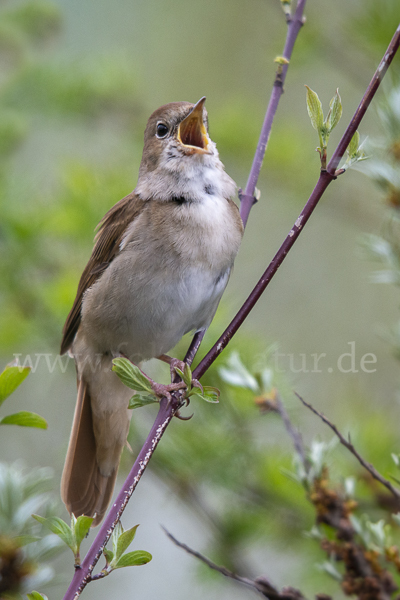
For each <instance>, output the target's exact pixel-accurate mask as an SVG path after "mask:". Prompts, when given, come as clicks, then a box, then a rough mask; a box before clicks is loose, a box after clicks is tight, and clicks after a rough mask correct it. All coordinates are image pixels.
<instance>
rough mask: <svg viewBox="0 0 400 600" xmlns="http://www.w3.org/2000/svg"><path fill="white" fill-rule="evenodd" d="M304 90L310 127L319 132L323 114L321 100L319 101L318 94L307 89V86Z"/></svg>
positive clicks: (322, 122)
mask: <svg viewBox="0 0 400 600" xmlns="http://www.w3.org/2000/svg"><path fill="white" fill-rule="evenodd" d="M306 88H307V97H306V101H307V112H308V116H309V117H310V119H311V125H312V126H313V127H314V129H316V130H317V131H318V132H320V131H321V129H322V126H323V124H324V113H323V111H322V104H321V100H320V99H319V97H318V94H316V93H315V92H314V91H313V90H312V89H311V88H309V87H308V85H306Z"/></svg>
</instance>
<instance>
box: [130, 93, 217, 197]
mask: <svg viewBox="0 0 400 600" xmlns="http://www.w3.org/2000/svg"><path fill="white" fill-rule="evenodd" d="M205 101H206V99H205V97H203V98H201V99H200V100H199V101H198V102H197V103H196V104H191V103H190V102H171V103H170V104H165V105H164V106H161V107H160V108H158V109H157V110H156V111H154V112H153V114H152V115H151V116H150V118H149V120H148V122H147V126H146V130H145V132H144V148H143V156H142V162H141V164H140V169H139V180H138V185H137V187H136V190H135V191H136V193H138V194H139V195H140V196H141V197H142V198H143V199H150V198H158V199H162V200H169V199H171V198H173V197H184V198H186V199H194V198H196V197H197V196H198V194H200V188H201V189H203V187H204V186H203V185H202V184H203V181H204V180H205V178H206V172H207V177H208V176H209V175H210V174H211V171H212V169H217V171H218V173H220V172H221V171H223V165H222V163H221V161H220V160H219V156H218V151H217V148H216V145H215V143H214V142H213V141H212V140H211V139H210V136H209V134H208V118H207V111H206V109H205V106H204V104H205Z"/></svg>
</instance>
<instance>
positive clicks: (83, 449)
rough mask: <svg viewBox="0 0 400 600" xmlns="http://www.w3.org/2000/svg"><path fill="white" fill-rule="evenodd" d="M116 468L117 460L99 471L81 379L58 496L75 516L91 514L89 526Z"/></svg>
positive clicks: (105, 500) (107, 496)
mask: <svg viewBox="0 0 400 600" xmlns="http://www.w3.org/2000/svg"><path fill="white" fill-rule="evenodd" d="M117 471H118V463H117V465H116V467H115V469H113V470H112V472H111V473H110V474H109V476H104V475H102V473H101V472H100V468H99V465H98V462H97V459H96V439H95V435H94V429H93V414H92V407H91V399H90V394H89V389H88V386H87V384H86V383H85V381H84V380H83V379H81V380H80V381H79V383H78V397H77V402H76V408H75V414H74V421H73V425H72V431H71V437H70V442H69V446H68V451H67V457H66V459H65V466H64V471H63V475H62V479H61V497H62V499H63V502H64V503H65V505H66V507H67V509H68V511H69V512H70V513H73V514H74V515H75V516H76V517H78V516H80V515H87V516H90V517H95V520H94V522H93V526H95V525H97V524H98V523H100V521H101V520H102V518H103V516H104V513H105V512H106V510H107V506H108V504H109V503H110V500H111V496H112V493H113V490H114V485H115V479H116V476H117Z"/></svg>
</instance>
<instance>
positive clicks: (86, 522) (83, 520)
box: [74, 515, 94, 550]
mask: <svg viewBox="0 0 400 600" xmlns="http://www.w3.org/2000/svg"><path fill="white" fill-rule="evenodd" d="M93 520H94V519H93V517H86V516H85V515H82V516H81V517H78V518H77V519H76V522H75V524H74V534H75V540H76V544H77V546H78V550H79V546H80V545H81V543H82V540H84V539H85V537H86V535H87V533H88V531H89V529H90V527H91V525H92V523H93Z"/></svg>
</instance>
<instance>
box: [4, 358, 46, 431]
mask: <svg viewBox="0 0 400 600" xmlns="http://www.w3.org/2000/svg"><path fill="white" fill-rule="evenodd" d="M29 373H30V368H29V367H20V366H17V365H14V364H11V365H8V366H7V367H6V368H5V369H4V371H3V372H2V373H1V374H0V406H1V405H2V404H3V402H4V400H6V399H7V398H8V397H9V396H10V395H11V394H12V393H13V392H14V391H15V390H16V389H17V387H18V386H19V385H21V383H22V382H23V381H24V379H25V378H26V377H27V376H28V375H29ZM0 425H19V426H20V427H37V428H39V429H47V422H46V421H45V419H43V417H41V416H40V415H37V414H36V413H33V412H30V411H26V410H23V411H19V412H17V413H14V414H12V415H7V416H6V417H3V418H2V419H0Z"/></svg>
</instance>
